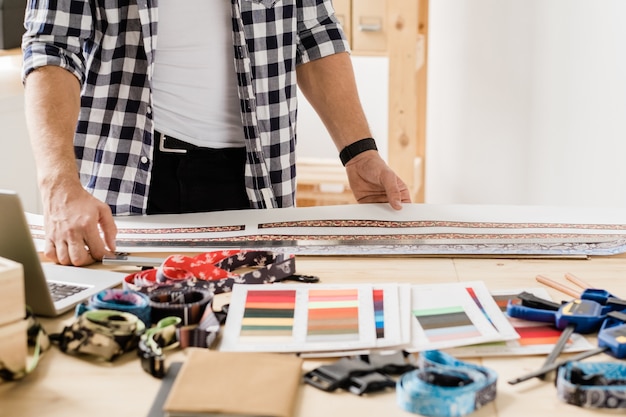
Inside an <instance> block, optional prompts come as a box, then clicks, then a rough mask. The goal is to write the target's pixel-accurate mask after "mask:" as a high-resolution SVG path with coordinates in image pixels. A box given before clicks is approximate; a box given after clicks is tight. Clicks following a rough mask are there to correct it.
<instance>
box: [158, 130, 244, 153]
mask: <svg viewBox="0 0 626 417" xmlns="http://www.w3.org/2000/svg"><path fill="white" fill-rule="evenodd" d="M154 137H155V139H156V143H157V144H158V146H157V149H158V150H159V151H160V152H163V153H179V154H185V153H188V152H242V151H243V150H244V148H243V147H239V148H223V149H222V148H220V149H216V148H208V147H204V146H196V145H193V144H191V143H189V142H185V141H183V140H180V139H176V138H174V137H172V136H169V135H165V134H163V133H161V132H157V131H156V130H155V131H154Z"/></svg>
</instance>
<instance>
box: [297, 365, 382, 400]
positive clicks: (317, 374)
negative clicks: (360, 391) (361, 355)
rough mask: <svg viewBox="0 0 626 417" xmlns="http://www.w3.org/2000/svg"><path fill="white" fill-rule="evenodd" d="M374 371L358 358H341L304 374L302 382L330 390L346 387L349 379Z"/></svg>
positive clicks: (323, 389)
mask: <svg viewBox="0 0 626 417" xmlns="http://www.w3.org/2000/svg"><path fill="white" fill-rule="evenodd" d="M373 371H374V368H373V367H372V366H371V365H370V364H368V363H367V362H364V361H362V360H360V359H353V358H341V359H339V360H338V361H336V362H334V363H332V364H330V365H322V366H318V367H317V368H315V369H313V370H312V371H309V372H307V373H306V374H304V382H305V383H307V384H309V385H313V386H314V387H315V388H318V389H321V390H322V391H326V392H331V391H334V390H336V389H337V388H348V387H349V385H350V379H351V378H354V377H358V376H362V375H365V374H369V373H371V372H373Z"/></svg>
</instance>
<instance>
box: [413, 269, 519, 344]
mask: <svg viewBox="0 0 626 417" xmlns="http://www.w3.org/2000/svg"><path fill="white" fill-rule="evenodd" d="M411 316H412V322H411V345H410V347H408V348H407V350H409V351H421V350H426V349H445V348H451V347H458V346H465V345H473V344H478V343H487V342H495V341H503V340H511V339H518V338H519V335H518V334H517V333H516V332H515V329H514V328H513V326H512V325H511V324H510V323H509V321H508V320H507V318H506V316H505V315H504V313H503V312H502V311H501V310H500V308H499V307H498V305H497V304H496V302H495V300H494V299H493V297H492V296H491V294H490V293H489V291H488V290H487V287H486V286H485V285H484V283H483V282H481V281H471V282H463V283H449V284H425V285H414V286H412V287H411Z"/></svg>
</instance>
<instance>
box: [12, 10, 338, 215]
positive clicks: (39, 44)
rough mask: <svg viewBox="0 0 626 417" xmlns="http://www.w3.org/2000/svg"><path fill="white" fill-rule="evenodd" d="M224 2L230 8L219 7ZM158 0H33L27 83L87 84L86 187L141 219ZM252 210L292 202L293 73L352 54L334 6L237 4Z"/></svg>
mask: <svg viewBox="0 0 626 417" xmlns="http://www.w3.org/2000/svg"><path fill="white" fill-rule="evenodd" d="M222 1H227V0H222ZM157 3H158V1H157V0H49V1H42V0H28V5H27V9H26V17H25V23H24V25H25V28H26V32H25V34H24V38H23V42H22V49H23V53H24V67H23V74H22V76H23V80H25V79H26V77H27V76H28V74H29V73H30V72H31V71H33V70H35V69H36V68H39V67H42V66H46V65H55V66H59V67H62V68H65V69H66V70H68V71H70V72H71V73H72V74H74V75H75V76H76V77H77V78H78V80H79V81H80V82H81V109H80V115H79V119H78V124H77V126H76V135H75V138H74V149H75V153H76V157H77V161H78V167H79V174H80V179H81V182H82V184H83V186H84V187H85V188H86V189H87V190H88V191H90V192H91V193H92V194H93V195H94V196H95V197H97V198H99V199H101V200H102V201H105V202H106V203H107V204H108V205H109V206H110V207H111V209H112V210H113V213H114V214H115V215H125V214H140V213H145V209H146V205H147V196H148V187H149V184H150V168H151V164H152V154H153V147H154V146H155V143H154V126H153V121H152V94H151V90H150V84H151V74H152V70H153V64H154V59H153V57H154V52H155V49H156V42H157V27H158V25H157V22H158V7H157ZM231 4H232V16H233V18H232V23H233V47H234V51H235V71H236V72H237V80H238V93H239V99H240V103H241V119H242V122H243V126H244V135H245V139H246V149H247V162H246V167H245V175H246V188H247V192H248V197H249V198H250V201H251V204H252V207H255V208H271V207H289V206H293V205H294V200H295V172H296V168H295V148H296V110H297V102H296V88H297V86H296V73H295V70H296V66H297V65H300V64H303V63H306V62H309V61H312V60H315V59H318V58H321V57H324V56H328V55H331V54H334V53H338V52H342V51H347V50H348V45H347V43H346V41H345V36H344V34H343V32H342V29H341V27H340V25H339V23H338V21H337V19H336V17H335V16H334V10H333V7H332V3H331V0H231Z"/></svg>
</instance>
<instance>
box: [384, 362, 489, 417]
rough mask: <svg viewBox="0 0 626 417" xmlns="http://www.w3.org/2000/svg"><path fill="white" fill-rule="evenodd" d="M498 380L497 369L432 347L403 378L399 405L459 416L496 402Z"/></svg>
mask: <svg viewBox="0 0 626 417" xmlns="http://www.w3.org/2000/svg"><path fill="white" fill-rule="evenodd" d="M496 383H497V374H496V373H495V372H494V371H492V370H490V369H488V368H485V367H482V366H478V365H474V364H470V363H466V362H462V361H459V360H457V359H455V358H454V357H452V356H451V355H448V354H447V353H444V352H440V351H437V350H430V351H425V352H421V353H420V354H419V358H418V369H416V370H414V371H410V372H407V373H405V374H403V375H402V376H401V377H400V379H399V380H398V382H397V385H396V399H397V403H398V405H399V406H400V408H402V409H403V410H405V411H409V412H411V413H415V414H421V415H424V416H433V417H458V416H464V415H467V414H469V413H471V412H473V411H475V410H477V409H479V408H480V407H482V406H483V405H485V404H487V403H489V402H490V401H493V400H494V399H495V397H496Z"/></svg>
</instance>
